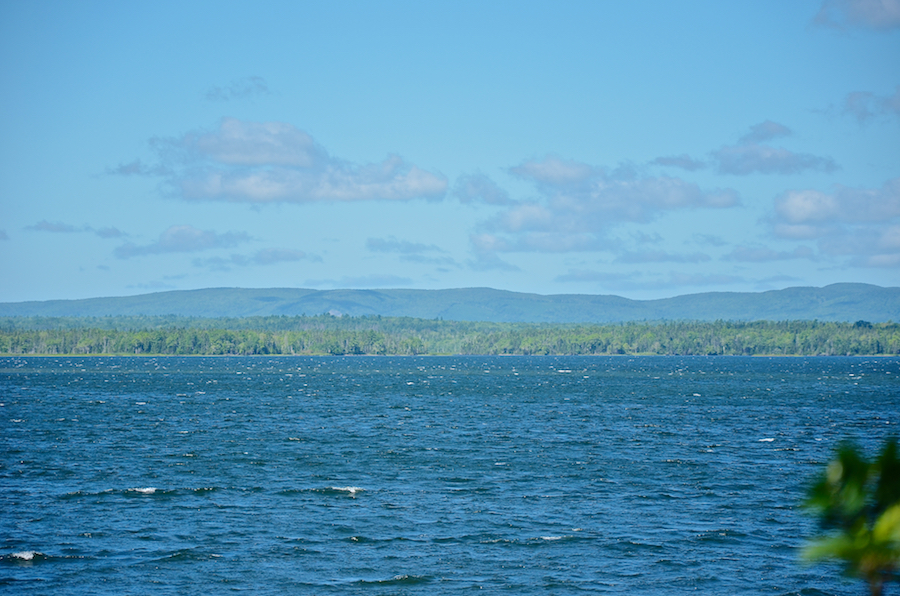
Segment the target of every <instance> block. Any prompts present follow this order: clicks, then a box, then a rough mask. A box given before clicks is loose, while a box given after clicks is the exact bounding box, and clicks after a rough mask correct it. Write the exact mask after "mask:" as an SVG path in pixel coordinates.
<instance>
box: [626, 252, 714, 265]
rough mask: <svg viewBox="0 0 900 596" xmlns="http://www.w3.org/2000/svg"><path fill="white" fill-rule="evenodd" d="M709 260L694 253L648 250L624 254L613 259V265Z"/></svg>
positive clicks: (705, 256) (701, 261) (705, 255)
mask: <svg viewBox="0 0 900 596" xmlns="http://www.w3.org/2000/svg"><path fill="white" fill-rule="evenodd" d="M709 260H711V258H710V256H709V255H708V254H705V253H702V252H696V253H692V254H676V253H670V252H666V251H664V250H648V251H639V252H624V253H622V254H620V255H619V256H618V257H616V258H615V260H614V261H613V262H614V263H629V264H637V263H704V262H706V261H709Z"/></svg>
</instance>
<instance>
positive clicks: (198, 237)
mask: <svg viewBox="0 0 900 596" xmlns="http://www.w3.org/2000/svg"><path fill="white" fill-rule="evenodd" d="M248 240H250V237H249V236H248V235H247V234H246V233H244V232H226V233H224V234H219V233H217V232H214V231H211V230H199V229H197V228H195V227H193V226H189V225H181V226H171V227H170V228H169V229H167V230H166V231H164V232H163V233H162V234H160V236H159V240H157V241H156V242H152V243H150V244H146V245H143V246H138V245H136V244H134V243H133V242H127V243H125V244H123V245H121V246H119V247H117V248H116V249H115V255H116V256H117V257H118V258H120V259H129V258H131V257H138V256H145V255H155V254H164V253H180V252H199V251H204V250H210V249H215V248H231V247H233V246H236V245H238V244H240V243H242V242H246V241H248Z"/></svg>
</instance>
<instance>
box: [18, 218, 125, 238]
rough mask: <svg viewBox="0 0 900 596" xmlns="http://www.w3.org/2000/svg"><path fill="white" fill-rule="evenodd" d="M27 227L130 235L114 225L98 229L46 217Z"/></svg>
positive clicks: (108, 234)
mask: <svg viewBox="0 0 900 596" xmlns="http://www.w3.org/2000/svg"><path fill="white" fill-rule="evenodd" d="M25 229H26V230H32V231H35V232H50V233H53V234H71V233H75V232H91V233H93V234H96V235H97V236H99V237H101V238H121V237H123V236H127V235H128V234H126V233H125V232H123V231H121V230H119V229H117V228H113V227H105V228H100V229H99V230H98V229H96V228H93V227H91V226H88V225H84V226H80V227H79V226H73V225H71V224H67V223H63V222H60V221H56V222H49V221H47V220H46V219H42V220H41V221H39V222H37V223H36V224H34V225H33V226H27V227H26V228H25Z"/></svg>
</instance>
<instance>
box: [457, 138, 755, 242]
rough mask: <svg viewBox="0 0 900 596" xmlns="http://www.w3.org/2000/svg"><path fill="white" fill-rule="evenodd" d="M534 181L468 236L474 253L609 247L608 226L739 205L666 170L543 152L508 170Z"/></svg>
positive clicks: (733, 196)
mask: <svg viewBox="0 0 900 596" xmlns="http://www.w3.org/2000/svg"><path fill="white" fill-rule="evenodd" d="M510 172H511V173H513V174H514V175H516V176H518V177H519V178H522V179H524V180H526V181H529V182H531V183H533V184H534V185H535V187H536V189H537V195H538V196H537V198H535V199H533V200H530V201H523V202H518V203H513V204H511V205H509V206H507V208H506V209H504V210H503V211H501V212H499V213H497V214H496V215H495V216H493V217H491V218H490V219H488V220H487V221H485V222H483V223H482V224H481V226H480V229H478V230H477V231H476V233H473V234H472V235H471V236H470V243H471V245H472V247H473V249H474V250H475V252H476V253H478V254H486V253H497V252H513V251H539V252H573V251H598V250H612V249H614V248H615V243H613V242H612V241H610V240H609V239H608V238H607V237H606V232H607V230H609V229H610V228H611V227H612V226H614V225H616V224H619V223H624V222H633V223H648V222H650V221H653V220H654V219H656V218H657V217H659V216H660V215H661V214H663V213H666V212H668V211H673V210H679V209H701V208H702V209H707V208H712V209H721V208H728V207H734V206H737V205H739V204H740V200H739V198H738V195H737V193H736V192H735V191H733V190H730V189H725V190H714V191H704V190H701V189H700V187H699V186H697V185H696V184H693V183H690V182H686V181H684V180H681V179H679V178H674V177H670V176H655V177H654V176H642V175H639V174H638V173H636V172H635V171H634V169H632V168H619V169H617V170H614V171H608V170H606V169H605V168H600V167H593V166H589V165H587V164H583V163H579V162H575V161H571V160H563V159H560V158H558V157H555V156H549V157H546V158H544V159H543V160H532V161H526V162H524V163H522V164H520V165H519V166H516V167H514V168H511V169H510Z"/></svg>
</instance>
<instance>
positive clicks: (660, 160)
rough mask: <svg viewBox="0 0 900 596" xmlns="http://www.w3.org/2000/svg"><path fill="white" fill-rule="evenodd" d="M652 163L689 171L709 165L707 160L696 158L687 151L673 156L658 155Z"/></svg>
mask: <svg viewBox="0 0 900 596" xmlns="http://www.w3.org/2000/svg"><path fill="white" fill-rule="evenodd" d="M650 163H653V164H656V165H659V166H670V167H673V168H681V169H682V170H687V171H689V172H694V171H696V170H702V169H703V168H705V167H706V165H707V164H706V162H703V161H700V160H697V159H694V158H692V157H691V156H690V155H688V154H686V153H682V154H681V155H673V156H669V157H657V158H656V159H654V160H653V161H652V162H650Z"/></svg>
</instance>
